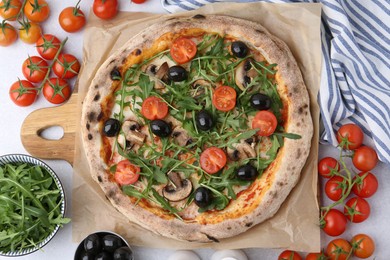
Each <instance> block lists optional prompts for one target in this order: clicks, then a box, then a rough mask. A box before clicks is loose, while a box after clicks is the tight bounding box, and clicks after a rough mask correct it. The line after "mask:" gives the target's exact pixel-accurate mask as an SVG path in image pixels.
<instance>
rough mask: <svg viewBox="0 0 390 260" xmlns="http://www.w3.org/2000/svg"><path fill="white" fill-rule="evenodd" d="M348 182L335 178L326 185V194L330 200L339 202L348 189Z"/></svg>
mask: <svg viewBox="0 0 390 260" xmlns="http://www.w3.org/2000/svg"><path fill="white" fill-rule="evenodd" d="M347 186H348V185H347V182H346V180H345V179H344V178H343V177H341V176H333V177H332V178H330V179H329V180H328V181H327V182H326V184H325V194H326V195H327V196H328V198H329V199H331V200H333V201H338V200H339V199H341V197H342V196H343V194H344V192H345V191H346V189H347Z"/></svg>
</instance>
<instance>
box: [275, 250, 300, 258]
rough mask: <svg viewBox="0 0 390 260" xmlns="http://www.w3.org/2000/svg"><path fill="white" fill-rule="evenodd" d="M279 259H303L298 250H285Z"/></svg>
mask: <svg viewBox="0 0 390 260" xmlns="http://www.w3.org/2000/svg"><path fill="white" fill-rule="evenodd" d="M278 260H302V257H301V256H300V255H299V253H298V252H295V251H291V250H284V251H283V252H282V253H280V255H279V257H278Z"/></svg>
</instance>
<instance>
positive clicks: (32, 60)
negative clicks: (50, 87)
mask: <svg viewBox="0 0 390 260" xmlns="http://www.w3.org/2000/svg"><path fill="white" fill-rule="evenodd" d="M48 70H49V68H48V64H47V62H46V61H45V60H44V59H42V58H41V57H38V56H32V57H28V58H27V59H26V60H25V61H24V62H23V65H22V72H23V75H24V76H25V77H26V79H27V80H28V81H31V82H34V83H38V82H41V81H42V80H43V79H44V78H45V76H46V74H47V71H48Z"/></svg>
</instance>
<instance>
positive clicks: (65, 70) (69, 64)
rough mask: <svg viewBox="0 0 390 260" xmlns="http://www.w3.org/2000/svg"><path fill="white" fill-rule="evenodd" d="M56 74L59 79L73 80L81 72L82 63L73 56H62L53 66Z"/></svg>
mask: <svg viewBox="0 0 390 260" xmlns="http://www.w3.org/2000/svg"><path fill="white" fill-rule="evenodd" d="M53 71H54V74H56V75H57V77H59V78H63V79H71V78H73V77H74V76H76V75H77V74H78V73H79V71H80V63H79V61H78V60H77V58H76V57H75V56H73V55H72V54H60V55H59V56H58V59H57V61H56V62H55V63H54V65H53Z"/></svg>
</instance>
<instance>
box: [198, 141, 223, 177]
mask: <svg viewBox="0 0 390 260" xmlns="http://www.w3.org/2000/svg"><path fill="white" fill-rule="evenodd" d="M226 162H227V158H226V154H225V152H224V151H223V150H222V149H220V148H217V147H209V148H207V149H206V150H204V151H203V152H202V153H201V155H200V167H202V169H203V170H204V171H205V172H207V173H209V174H214V173H217V172H218V171H220V170H221V169H222V168H223V167H224V166H225V165H226Z"/></svg>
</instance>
